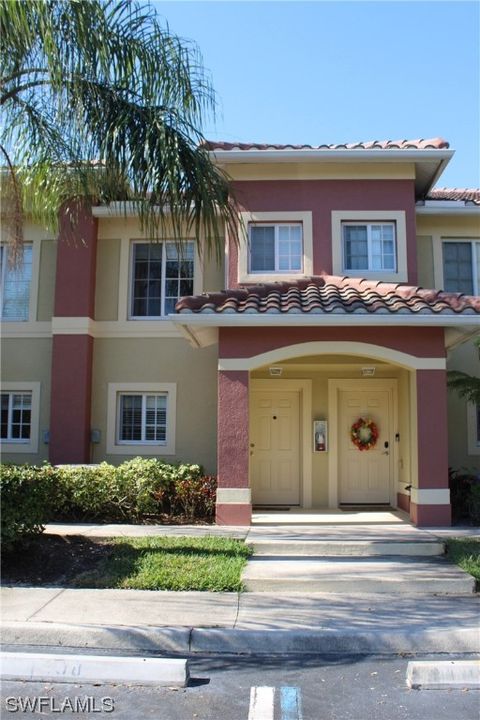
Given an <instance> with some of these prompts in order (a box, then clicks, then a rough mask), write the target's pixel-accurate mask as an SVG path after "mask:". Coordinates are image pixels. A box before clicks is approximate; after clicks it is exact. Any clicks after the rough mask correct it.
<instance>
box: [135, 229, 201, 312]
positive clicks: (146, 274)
mask: <svg viewBox="0 0 480 720" xmlns="http://www.w3.org/2000/svg"><path fill="white" fill-rule="evenodd" d="M194 253H195V248H194V243H193V242H186V243H184V244H183V246H182V247H177V246H176V244H175V243H173V242H163V243H154V242H151V243H133V259H132V265H133V278H132V305H131V315H132V317H137V318H138V317H149V318H154V317H163V316H164V315H168V314H169V313H173V312H174V311H175V305H176V303H177V302H178V299H179V298H181V297H183V296H184V295H192V294H193V271H194Z"/></svg>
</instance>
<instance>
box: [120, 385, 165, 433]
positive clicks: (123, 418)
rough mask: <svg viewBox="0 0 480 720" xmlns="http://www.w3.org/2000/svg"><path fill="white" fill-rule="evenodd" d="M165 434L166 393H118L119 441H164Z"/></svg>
mask: <svg viewBox="0 0 480 720" xmlns="http://www.w3.org/2000/svg"><path fill="white" fill-rule="evenodd" d="M166 436H167V396H166V394H151V395H150V394H142V395H129V394H123V393H122V394H121V395H120V412H119V437H118V439H119V441H120V442H125V443H130V442H131V443H135V442H137V443H164V442H165V441H166Z"/></svg>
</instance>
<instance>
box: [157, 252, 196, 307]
mask: <svg viewBox="0 0 480 720" xmlns="http://www.w3.org/2000/svg"><path fill="white" fill-rule="evenodd" d="M194 252H195V248H194V244H193V242H187V243H185V244H184V245H183V246H182V247H177V245H175V243H171V242H167V243H165V253H166V258H165V304H164V312H163V314H164V315H169V314H170V313H173V312H175V305H176V304H177V302H178V300H179V298H181V297H184V296H185V295H193V266H194Z"/></svg>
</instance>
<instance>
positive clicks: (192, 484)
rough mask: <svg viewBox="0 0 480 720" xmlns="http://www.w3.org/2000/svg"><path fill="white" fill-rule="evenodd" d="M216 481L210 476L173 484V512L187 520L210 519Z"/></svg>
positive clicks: (213, 509)
mask: <svg viewBox="0 0 480 720" xmlns="http://www.w3.org/2000/svg"><path fill="white" fill-rule="evenodd" d="M216 493H217V479H216V478H215V477H213V476H212V475H206V476H205V477H190V478H184V479H180V480H177V481H176V483H175V497H174V503H175V512H176V514H179V515H184V516H185V517H186V518H187V519H188V520H193V519H195V518H205V519H212V518H213V517H214V514H215V498H216Z"/></svg>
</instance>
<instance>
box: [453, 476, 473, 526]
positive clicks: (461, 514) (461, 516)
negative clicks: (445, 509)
mask: <svg viewBox="0 0 480 720" xmlns="http://www.w3.org/2000/svg"><path fill="white" fill-rule="evenodd" d="M448 484H449V488H450V502H451V503H452V519H453V522H454V523H455V522H462V521H465V520H466V521H470V522H472V523H473V524H474V525H480V476H476V475H474V474H473V473H471V472H469V471H468V470H462V471H460V470H453V469H452V468H450V469H449V483H448Z"/></svg>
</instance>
